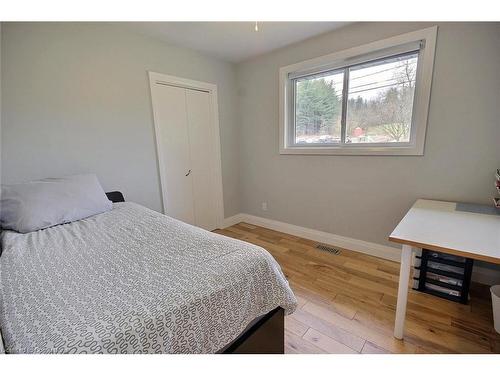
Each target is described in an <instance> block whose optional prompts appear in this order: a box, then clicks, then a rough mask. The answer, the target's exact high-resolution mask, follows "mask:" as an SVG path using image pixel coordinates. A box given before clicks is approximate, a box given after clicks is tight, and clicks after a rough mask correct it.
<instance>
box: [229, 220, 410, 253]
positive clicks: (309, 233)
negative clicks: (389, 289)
mask: <svg viewBox="0 0 500 375" xmlns="http://www.w3.org/2000/svg"><path fill="white" fill-rule="evenodd" d="M241 222H245V223H248V224H253V225H257V226H260V227H265V228H268V229H273V230H276V231H279V232H283V233H287V234H291V235H294V236H298V237H302V238H306V239H308V240H312V241H318V242H321V243H325V244H328V245H332V246H338V247H341V248H344V249H347V250H352V251H357V252H360V253H363V254H367V255H372V256H376V257H379V258H383V259H389V260H393V261H396V262H399V259H400V253H401V251H400V250H399V249H396V248H393V247H390V246H384V245H380V244H376V243H373V242H367V241H362V240H358V239H355V238H350V237H344V236H339V235H337V234H333V233H328V232H322V231H319V230H316V229H310V228H305V227H301V226H298V225H293V224H288V223H284V222H282V221H278V220H273V219H266V218H263V217H259V216H254V215H249V214H245V213H241V214H237V215H234V216H231V217H229V218H226V219H225V220H224V227H225V228H226V227H229V226H231V225H234V224H237V223H241Z"/></svg>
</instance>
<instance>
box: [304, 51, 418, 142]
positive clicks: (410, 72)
mask: <svg viewBox="0 0 500 375" xmlns="http://www.w3.org/2000/svg"><path fill="white" fill-rule="evenodd" d="M417 60H418V54H417V53H413V54H406V55H403V56H397V57H392V58H387V59H384V60H381V61H377V62H371V63H366V64H360V65H356V66H353V67H348V68H345V69H342V70H340V71H337V72H331V73H328V74H323V75H316V76H309V77H303V78H299V79H296V80H295V143H297V144H318V143H320V144H321V143H330V144H332V143H333V144H338V143H340V142H341V128H342V121H341V119H342V98H343V90H342V89H343V84H344V83H343V81H344V74H346V73H347V70H348V73H349V79H348V93H347V113H346V115H345V117H346V121H345V127H346V130H345V142H346V143H392V142H409V141H410V130H411V118H412V108H413V97H414V92H415V80H416V71H417Z"/></svg>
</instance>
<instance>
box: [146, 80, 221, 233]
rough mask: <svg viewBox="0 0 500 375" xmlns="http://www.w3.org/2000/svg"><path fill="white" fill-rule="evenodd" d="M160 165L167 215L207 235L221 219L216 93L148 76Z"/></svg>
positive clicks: (195, 84) (193, 84) (200, 85)
mask: <svg viewBox="0 0 500 375" xmlns="http://www.w3.org/2000/svg"><path fill="white" fill-rule="evenodd" d="M150 82H151V95H152V101H153V112H154V121H155V131H156V141H157V151H158V165H159V168H160V177H161V185H162V195H163V208H164V211H165V213H166V214H167V215H169V216H172V217H174V218H176V219H179V220H182V221H184V222H186V223H189V224H193V225H196V226H199V227H201V228H204V229H207V230H213V229H216V228H218V227H219V224H220V221H221V219H222V182H221V174H220V146H219V127H218V118H217V115H216V111H217V108H215V106H216V103H217V100H216V99H217V98H216V95H217V91H216V87H215V86H214V85H211V84H205V83H201V82H193V81H187V80H184V79H179V78H176V77H170V76H165V75H162V74H159V73H150Z"/></svg>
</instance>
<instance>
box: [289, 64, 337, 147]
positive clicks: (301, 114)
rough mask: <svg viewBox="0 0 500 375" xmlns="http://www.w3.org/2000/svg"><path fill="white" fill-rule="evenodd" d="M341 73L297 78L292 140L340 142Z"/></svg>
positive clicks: (306, 142)
mask: <svg viewBox="0 0 500 375" xmlns="http://www.w3.org/2000/svg"><path fill="white" fill-rule="evenodd" d="M343 80H344V72H343V71H341V72H329V73H326V74H321V75H315V76H309V77H304V78H299V79H296V80H295V81H294V84H295V143H296V144H298V145H307V144H324V143H327V144H332V143H340V131H341V130H340V122H341V117H342V87H343Z"/></svg>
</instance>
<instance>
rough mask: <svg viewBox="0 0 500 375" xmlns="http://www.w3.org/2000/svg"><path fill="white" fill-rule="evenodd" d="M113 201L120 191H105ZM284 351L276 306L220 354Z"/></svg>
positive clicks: (282, 318) (281, 322)
mask: <svg viewBox="0 0 500 375" xmlns="http://www.w3.org/2000/svg"><path fill="white" fill-rule="evenodd" d="M106 196H107V197H108V199H109V200H110V201H111V202H113V203H119V202H125V198H124V196H123V194H122V193H121V192H120V191H111V192H107V193H106ZM284 352H285V313H284V310H283V308H281V307H277V308H276V309H274V310H272V311H270V312H269V313H267V314H265V315H263V316H261V317H259V318H257V319H255V320H254V321H253V322H252V323H250V324H249V325H248V327H247V328H246V329H245V330H244V331H243V332H242V333H241V334H240V335H239V336H238V337H237V338H236V339H234V340H233V341H232V342H230V343H229V344H228V345H226V346H225V347H224V348H223V349H222V350H221V351H220V352H219V353H220V354H284Z"/></svg>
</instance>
